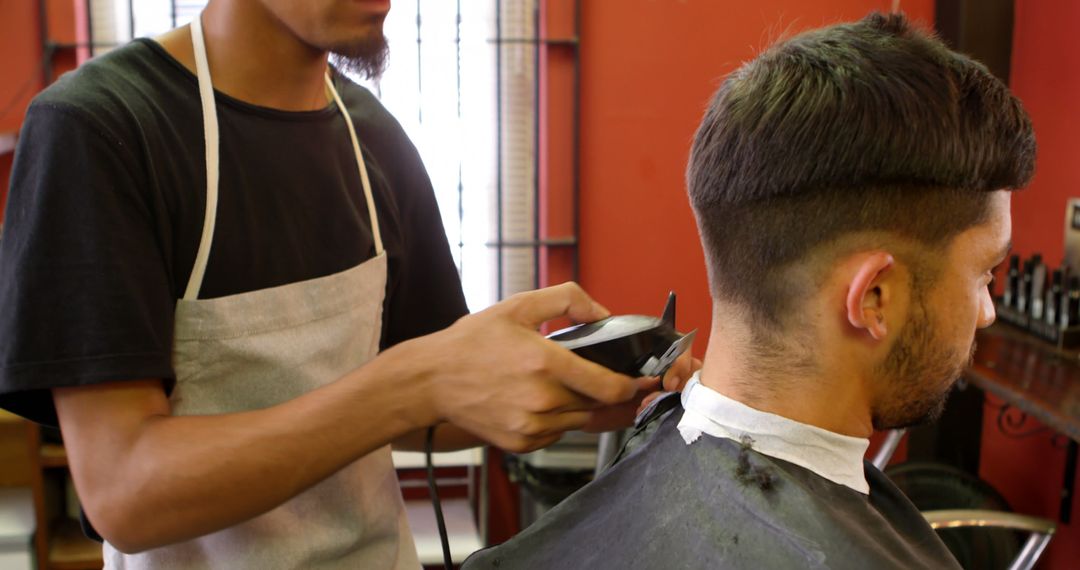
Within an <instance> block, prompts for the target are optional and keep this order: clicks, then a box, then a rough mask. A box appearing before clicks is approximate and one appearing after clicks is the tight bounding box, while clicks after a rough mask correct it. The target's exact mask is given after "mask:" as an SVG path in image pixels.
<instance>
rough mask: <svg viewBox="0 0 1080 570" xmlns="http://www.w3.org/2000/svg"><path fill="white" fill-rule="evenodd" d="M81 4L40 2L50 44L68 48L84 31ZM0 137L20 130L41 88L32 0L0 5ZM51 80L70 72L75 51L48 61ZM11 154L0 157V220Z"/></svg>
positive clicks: (37, 26) (37, 13) (39, 47)
mask: <svg viewBox="0 0 1080 570" xmlns="http://www.w3.org/2000/svg"><path fill="white" fill-rule="evenodd" d="M82 6H83V2H80V1H78V0H45V13H46V15H47V27H48V30H49V39H50V40H51V41H53V42H56V43H60V44H72V43H74V42H75V41H76V39H77V38H78V35H77V33H76V30H81V29H83V28H85V25H86V24H85V22H86V20H85V14H80V11H81V7H82ZM0 53H2V54H3V56H2V58H3V65H0V134H2V135H8V134H11V133H16V132H18V130H19V127H21V126H22V120H23V115H24V114H25V112H26V107H27V105H29V104H30V100H31V99H33V98H34V95H36V94H37V93H38V91H40V90H41V89H42V87H43V77H42V70H43V69H44V67H45V66H44V62H43V61H42V38H41V13H40V11H39V8H38V2H37V1H31V0H15V1H11V2H2V3H0ZM51 64H52V69H53V78H54V79H55V78H56V77H57V76H59V75H60V74H61V73H63V72H65V71H68V70H71V69H74V68H75V64H76V55H75V50H73V49H70V48H62V49H58V50H57V51H56V52H55V53H54V54H53V57H52V61H51ZM11 160H12V153H10V152H9V153H4V154H3V155H0V219H2V217H3V213H4V203H5V202H6V201H7V187H8V181H9V179H10V177H11Z"/></svg>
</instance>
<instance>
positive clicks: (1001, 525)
mask: <svg viewBox="0 0 1080 570" xmlns="http://www.w3.org/2000/svg"><path fill="white" fill-rule="evenodd" d="M904 434H905V430H892V431H890V432H889V433H888V435H887V437H886V439H885V441H884V442H883V443H882V446H881V448H880V449H879V450H878V452H877V453H876V454H875V456H874V458H873V459H872V460H871V463H873V464H874V466H875V467H877V468H878V469H880V470H883V471H885V466H886V465H887V464H888V463H889V459H890V458H892V456H893V453H895V452H896V447H897V446H898V445H899V444H900V440H902V439H903V438H904ZM920 470H921V471H922V473H923V474H924V475H925V474H929V473H931V472H934V473H935V474H939V475H941V474H944V475H945V476H946V477H951V478H953V479H954V480H955V481H958V482H959V481H963V482H964V485H965V487H960V488H967V489H978V491H972V493H973V494H975V493H979V494H982V495H983V496H984V499H985V500H986V501H988V502H989V503H990V504H993V505H996V506H997V507H998V508H997V509H981V508H980V509H934V510H925V511H923V516H924V517H925V518H926V521H927V522H928V523H930V526H931V527H932V528H933V529H934V530H937V531H939V532H943V533H947V532H951V531H953V530H954V529H983V530H985V531H987V532H994V533H1004V534H1003V535H1002V536H1005V537H1008V533H1010V532H1015V533H1020V534H1026V535H1027V538H1026V540H1025V541H1024V543H1023V546H1022V547H1020V548H1019V552H1017V553H1016V554H1015V555H1014V557H1013V559H1012V561H1011V562H1010V563H1009V565H1008V569H1009V570H1031V569H1032V568H1034V567H1035V564H1036V563H1037V562H1038V561H1039V557H1041V556H1042V553H1043V551H1044V550H1045V549H1046V545H1047V544H1049V543H1050V539H1051V538H1052V537H1053V536H1054V531H1055V530H1057V526H1056V525H1055V524H1054V522H1053V521H1050V520H1047V519H1043V518H1039V517H1031V516H1027V515H1020V514H1016V513H1012V512H1008V511H1007V510H1004V509H1007V508H1008V506H1007V505H1006V504H1005V503H1004V499H1000V498H999V496H998V495H997V493H996V491H994V490H993V489H992V488H990V486H989V485H987V484H985V482H982V481H980V480H978V478H976V477H974V476H971V475H970V474H967V473H964V472H961V471H960V470H954V469H952V468H949V467H946V466H935V465H912V466H908V465H900V466H897V468H896V469H889V470H888V471H886V474H887V475H889V477H890V478H892V479H893V481H894V483H896V484H897V486H898V487H900V489H901V490H903V491H904V492H905V493H908V494H909V498H911V499H912V502H914V503H915V504H916V506H919V503H920V502H921V501H919V498H918V497H913V496H911V495H910V491H911V489H910V487H911V486H914V485H917V484H918V475H919V471H920ZM923 481H924V482H926V481H927V479H926V478H925V477H924V479H923ZM939 481H941V479H939ZM905 487H909V488H905ZM920 508H922V507H920ZM942 538H943V539H944V538H945V537H944V536H943V537H942ZM984 544H987V545H992V544H994V541H993V538H991V539H990V540H989V541H984ZM946 545H948V546H949V548H950V550H952V551H953V553H954V554H957V558H961V556H960V555H959V554H960V553H959V552H957V550H958V549H962V548H963V545H957V544H956V542H955V541H951V540H946ZM996 546H1000V544H997V545H996ZM961 562H963V561H961Z"/></svg>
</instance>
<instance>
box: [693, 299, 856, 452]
mask: <svg viewBox="0 0 1080 570" xmlns="http://www.w3.org/2000/svg"><path fill="white" fill-rule="evenodd" d="M725 313H726V315H725ZM819 340H820V341H821V344H820V345H817V346H815V347H813V348H812V349H810V350H812V353H811V356H812V357H813V362H812V363H808V362H806V357H805V356H804V357H803V358H800V355H799V354H798V353H799V352H803V351H792V354H791V359H790V360H789V361H785V359H784V358H770V359H768V360H769V361H768V362H767V363H765V362H762V361H760V359H757V358H755V356H754V354H755V351H754V350H753V349H752V344H751V342H750V341H751V335H750V330H749V328H748V327H747V326H746V325H745V324H744V323H742V322H741V320H740V319H739V318H734V317H732V316H731V313H728V312H727V311H724V310H723V309H716V310H714V316H713V325H712V331H711V333H710V335H709V346H708V348H707V350H706V352H705V359H704V363H703V364H704V365H703V367H702V370H701V376H700V379H701V383H702V384H703V385H705V386H708V387H709V388H712V389H713V390H716V391H717V392H720V393H721V394H723V395H725V396H727V397H728V398H731V399H733V400H737V401H739V402H741V403H743V404H746V405H747V406H750V407H751V408H754V409H757V410H760V411H763V412H768V413H771V414H776V415H778V416H783V417H786V418H789V419H792V420H795V421H797V422H800V423H804V424H809V425H813V426H816V427H819V428H822V429H826V430H829V431H831V432H835V433H840V434H844V435H849V436H854V437H870V435H871V433H873V427H872V425H873V424H872V421H871V412H870V401H871V397H870V395H869V394H868V393H867V390H868V386H867V385H866V382H864V381H863V380H862V378H861V375H860V374H859V372H858V370H857V369H855V367H853V366H851V365H850V361H847V362H845V360H846V359H844V358H842V357H841V358H829V356H830V347H829V341H828V339H819ZM833 355H835V353H833Z"/></svg>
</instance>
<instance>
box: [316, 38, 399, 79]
mask: <svg viewBox="0 0 1080 570" xmlns="http://www.w3.org/2000/svg"><path fill="white" fill-rule="evenodd" d="M389 53H390V45H389V43H388V42H387V41H386V36H384V35H383V34H382V33H381V32H380V33H378V34H375V35H372V36H370V37H366V38H363V39H361V40H357V41H355V42H352V43H348V44H341V45H336V46H331V48H330V62H331V63H332V64H333V65H334V67H335V68H337V69H338V70H339V71H341V72H343V73H348V74H355V75H359V76H360V77H363V78H365V79H372V80H374V79H378V78H379V76H381V75H382V73H383V70H385V69H386V60H387V56H388V55H389Z"/></svg>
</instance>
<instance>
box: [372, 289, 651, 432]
mask: <svg viewBox="0 0 1080 570" xmlns="http://www.w3.org/2000/svg"><path fill="white" fill-rule="evenodd" d="M608 315H609V313H608V311H607V310H606V309H604V308H603V307H601V306H600V305H599V304H597V303H596V302H595V301H593V300H592V299H591V298H589V296H588V295H587V294H586V293H585V292H584V291H583V290H582V289H581V288H580V287H579V286H578V285H576V284H574V283H566V284H563V285H559V286H556V287H549V288H547V289H541V290H538V291H530V292H528V293H520V294H518V295H514V296H513V297H510V298H509V299H507V300H505V301H503V302H501V303H498V304H496V305H494V306H492V307H490V308H488V309H487V310H485V311H481V312H479V313H476V314H473V315H469V316H466V317H464V318H462V319H460V320H459V321H458V322H456V323H454V325H453V326H451V327H449V328H447V329H445V330H443V331H440V332H438V333H435V334H432V335H428V336H426V337H422V338H419V339H415V340H414V341H409V342H408V343H402V344H401V345H398V346H399V347H402V349H407V350H408V351H409V352H411V353H412V355H411V357H412V358H414V359H416V360H418V361H419V362H420V363H422V364H421V365H422V366H424V367H425V370H426V371H427V373H428V374H430V380H431V382H430V383H429V386H430V388H429V390H428V391H427V393H428V396H429V398H430V402H429V405H430V406H431V408H432V409H433V410H434V411H435V413H436V416H437V417H436V418H434V419H435V420H436V421H438V420H445V421H449V422H451V423H454V424H456V425H458V426H459V427H461V428H462V429H464V430H466V431H468V432H470V433H472V434H473V435H475V436H477V437H479V438H481V439H483V440H486V441H488V442H490V443H492V444H494V445H496V446H498V447H501V448H503V449H507V450H510V451H514V452H524V451H531V450H533V449H538V448H541V447H544V446H546V445H550V444H551V443H554V442H555V441H556V440H558V439H559V437H560V436H561V435H562V434H563V432H566V431H569V430H576V429H581V428H583V427H585V426H586V425H588V424H589V422H590V421H591V420H592V419H593V416H594V411H595V410H597V409H602V408H603V407H604V406H610V405H616V404H622V403H625V402H628V401H631V398H634V396H635V395H636V394H638V393H639V391H640V390H641V389H642V388H645V389H648V387H649V385H650V382H651V383H652V384H655V383H656V381H655V379H652V380H650V379H638V380H635V379H633V378H630V377H628V376H625V375H622V374H617V373H615V372H612V371H610V370H608V369H607V368H605V367H603V366H600V365H599V364H595V363H592V362H589V361H588V360H585V359H583V358H581V357H579V356H577V355H575V354H574V353H572V352H570V351H569V350H566V349H565V348H563V347H561V346H559V345H558V344H556V343H554V342H552V341H550V340H547V339H545V338H544V337H543V336H542V335H540V333H539V332H537V328H538V327H539V326H540V325H541V324H542V323H544V322H546V321H549V320H552V319H555V318H559V317H569V318H570V319H571V320H573V321H576V322H591V321H595V320H599V319H602V318H604V317H607V316H608ZM406 345H410V346H408V347H406ZM391 350H392V351H394V350H396V351H397V353H399V354H400V353H401V352H402V350H398V349H397V347H395V349H391ZM653 389H655V388H653ZM635 404H636V402H635Z"/></svg>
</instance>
